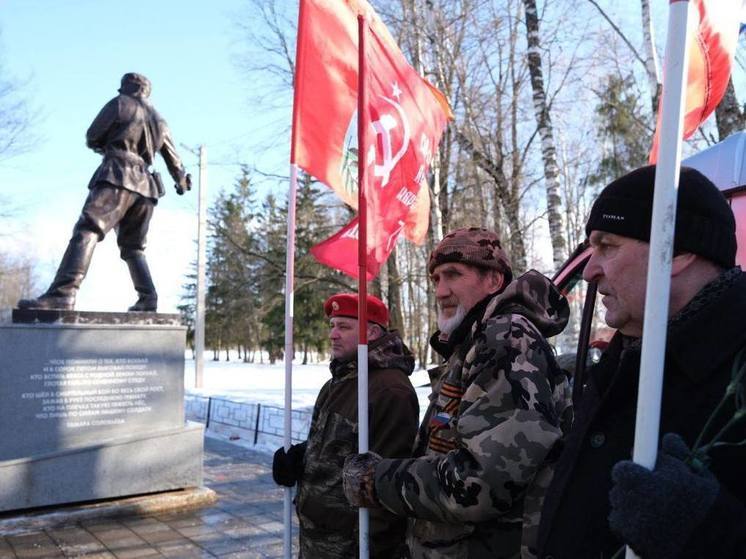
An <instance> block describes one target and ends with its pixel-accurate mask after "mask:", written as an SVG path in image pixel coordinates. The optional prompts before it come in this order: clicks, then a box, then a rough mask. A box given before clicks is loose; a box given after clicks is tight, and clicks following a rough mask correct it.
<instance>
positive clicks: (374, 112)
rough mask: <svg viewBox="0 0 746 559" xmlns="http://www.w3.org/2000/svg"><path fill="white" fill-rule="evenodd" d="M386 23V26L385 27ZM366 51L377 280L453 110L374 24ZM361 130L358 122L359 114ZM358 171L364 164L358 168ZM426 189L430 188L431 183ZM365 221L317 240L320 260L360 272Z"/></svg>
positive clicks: (371, 261) (364, 159)
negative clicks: (357, 247) (359, 241)
mask: <svg viewBox="0 0 746 559" xmlns="http://www.w3.org/2000/svg"><path fill="white" fill-rule="evenodd" d="M381 25H382V24H381ZM368 32H369V37H370V40H369V41H368V46H367V48H366V52H365V59H366V69H365V70H364V71H366V72H367V73H366V81H367V84H368V85H367V90H368V91H367V98H368V104H367V106H366V108H365V110H366V113H367V114H365V115H364V116H363V117H362V118H363V123H368V124H367V126H364V130H365V134H366V142H365V145H366V146H369V147H368V148H367V153H365V154H361V155H360V156H359V157H357V158H356V159H357V162H358V163H359V164H363V165H366V169H367V176H368V179H367V183H366V185H364V188H365V193H366V198H367V215H368V218H367V237H368V246H367V247H366V248H367V258H366V267H367V276H368V279H371V278H373V277H375V275H376V274H377V273H378V270H379V269H380V266H381V264H383V262H385V261H386V259H387V258H388V256H389V254H390V253H391V250H392V249H393V247H394V246H395V244H396V239H397V238H398V236H399V233H400V232H401V231H402V230H403V229H404V228H405V226H406V223H407V217H408V216H409V215H410V214H411V213H412V208H413V207H417V198H418V194H419V193H420V192H425V191H427V184H426V175H427V171H428V168H429V165H430V162H431V160H432V157H433V152H434V150H435V147H436V146H437V143H438V141H439V140H440V136H441V134H442V132H443V129H444V128H445V125H446V122H447V118H448V115H447V114H446V113H445V111H444V110H443V108H442V106H441V105H440V104H439V103H438V102H437V101H436V98H435V97H434V96H433V93H432V87H431V86H429V84H426V82H425V81H424V80H423V79H422V78H421V77H420V76H419V74H417V72H416V71H415V70H414V69H413V68H412V67H411V66H410V65H409V64H408V63H407V61H406V60H405V58H404V56H403V55H402V53H401V51H400V50H399V49H398V48H393V47H395V45H392V44H391V42H390V41H387V40H386V39H385V38H382V37H380V36H379V35H378V34H377V33H376V30H375V26H373V25H371V28H370V29H368ZM353 121H354V122H355V127H354V129H356V128H357V126H356V122H357V121H356V119H353ZM354 169H355V170H357V166H356V165H355V166H354ZM423 186H424V188H423ZM358 227H359V224H358V220H357V219H355V220H353V221H352V222H351V223H350V224H348V225H347V226H345V227H344V228H343V229H342V230H341V231H340V232H339V233H337V234H336V235H334V236H333V237H331V238H330V239H327V240H326V241H324V242H322V243H320V244H318V245H316V246H315V247H313V248H312V249H311V252H312V254H313V255H314V256H315V257H316V258H317V260H319V261H320V262H322V263H324V264H326V265H328V266H331V267H333V268H336V269H339V270H342V271H344V272H345V273H348V274H349V275H352V276H353V277H357V275H358V268H357V261H356V259H355V256H356V252H355V251H354V250H352V251H351V250H350V248H351V245H352V244H353V243H356V237H357V232H358Z"/></svg>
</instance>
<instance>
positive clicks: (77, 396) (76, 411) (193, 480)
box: [0, 73, 204, 512]
mask: <svg viewBox="0 0 746 559" xmlns="http://www.w3.org/2000/svg"><path fill="white" fill-rule="evenodd" d="M119 93H120V94H119V95H118V96H117V97H115V98H114V99H112V100H111V101H109V102H108V103H107V104H106V105H105V106H104V107H103V109H101V111H100V112H99V114H98V116H97V117H96V118H95V120H94V121H93V123H92V124H91V126H90V128H89V129H88V133H87V144H88V147H90V148H91V149H93V150H94V151H96V152H98V153H101V154H102V155H103V160H102V162H101V164H100V166H99V167H98V168H97V169H96V171H95V173H94V175H93V177H92V179H91V181H90V183H89V186H88V188H89V194H88V197H87V199H86V201H85V204H84V206H83V210H82V212H81V215H80V218H79V219H78V221H77V223H76V224H75V227H74V228H73V235H72V238H71V239H70V242H69V243H68V247H67V250H66V251H65V254H64V256H63V257H62V261H61V262H60V265H59V268H58V270H57V274H56V276H55V278H54V280H53V282H52V284H51V285H50V287H49V288H48V289H47V291H46V292H45V293H44V294H42V295H41V296H39V297H38V298H36V299H22V300H21V301H19V302H18V308H17V309H14V310H13V312H12V320H8V319H7V318H6V319H5V320H4V321H3V322H0V512H4V511H14V510H21V509H28V508H35V507H41V506H48V505H58V504H63V503H76V502H82V501H92V500H99V499H109V498H114V497H123V496H130V495H140V494H147V493H155V492H162V491H167V490H173V489H180V488H187V487H199V486H200V485H201V484H202V451H203V435H204V427H203V425H201V424H196V423H188V422H185V419H184V349H185V338H186V328H185V327H184V326H182V325H181V323H180V320H179V316H178V315H173V314H158V313H156V312H155V311H156V309H157V301H158V297H157V294H156V290H155V286H154V284H153V281H152V279H151V276H150V271H149V269H148V265H147V261H146V260H145V254H144V249H145V241H146V236H147V232H148V225H149V223H150V218H151V216H152V213H153V209H154V208H155V205H156V204H157V201H158V199H159V198H160V197H162V196H163V195H164V189H163V185H162V183H161V180H160V177H159V176H158V174H157V173H156V172H153V171H151V170H150V169H149V167H150V166H151V165H152V163H153V158H154V156H155V153H156V152H158V153H160V154H161V155H162V156H163V159H164V160H165V162H166V166H167V168H168V171H169V173H170V174H171V176H172V177H173V179H174V181H175V182H176V191H177V192H178V193H179V194H183V192H184V191H186V190H189V189H190V187H191V179H190V177H189V175H188V174H186V173H185V171H184V167H183V165H182V164H181V161H180V160H179V157H178V155H177V154H176V151H175V149H174V144H173V140H172V139H171V135H170V132H169V130H168V126H167V125H166V122H165V121H164V120H163V119H162V118H161V117H160V115H159V114H158V113H157V112H156V111H155V109H154V108H153V107H152V105H150V103H149V102H148V96H149V94H150V82H149V81H148V79H147V78H145V77H144V76H142V75H140V74H135V73H128V74H125V75H124V76H123V77H122V81H121V87H120V89H119ZM113 228H116V232H117V243H118V245H119V249H120V256H121V258H122V259H123V260H124V261H125V262H126V263H127V266H128V268H129V271H130V275H131V277H132V281H133V284H134V286H135V290H136V291H137V294H138V298H137V301H136V302H135V304H134V305H133V306H132V307H130V309H129V310H130V311H132V312H127V313H97V312H78V311H75V310H73V309H74V306H75V297H76V294H77V291H78V289H79V288H80V285H81V283H82V281H83V279H84V278H85V275H86V272H87V270H88V265H89V263H90V260H91V257H92V255H93V250H94V248H95V246H96V244H97V243H98V242H99V241H100V240H102V239H103V238H104V236H105V235H106V234H107V233H108V232H109V231H110V230H111V229H113Z"/></svg>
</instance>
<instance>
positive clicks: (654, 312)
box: [626, 0, 690, 559]
mask: <svg viewBox="0 0 746 559" xmlns="http://www.w3.org/2000/svg"><path fill="white" fill-rule="evenodd" d="M689 7H690V2H689V0H671V2H670V8H669V16H668V36H667V39H666V52H665V58H664V67H663V78H664V84H663V102H662V104H661V111H662V115H661V125H660V126H661V129H660V141H659V143H658V164H657V169H656V173H655V194H654V197H653V216H652V226H651V230H650V256H649V259H648V274H647V288H646V292H645V316H644V321H643V336H642V355H641V358H640V384H639V392H638V396H637V417H636V420H635V446H634V452H633V454H632V459H633V460H634V461H635V462H636V463H638V464H640V465H642V466H645V467H646V468H649V469H653V468H654V467H655V461H656V457H657V452H658V438H659V429H660V409H661V396H662V392H663V366H664V357H665V352H666V330H667V325H668V299H669V295H670V291H671V257H672V253H673V240H674V228H675V224H676V196H677V194H678V188H679V170H680V165H681V137H682V132H683V120H684V111H683V107H684V104H685V99H686V76H687V68H688V60H689V52H688V41H687V35H688V34H687V29H688V26H689ZM626 557H627V559H631V558H634V557H636V555H635V553H634V552H633V551H632V550H631V549H630V548H629V547H628V548H627V553H626Z"/></svg>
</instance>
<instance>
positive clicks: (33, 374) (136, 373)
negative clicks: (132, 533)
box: [0, 310, 203, 511]
mask: <svg viewBox="0 0 746 559" xmlns="http://www.w3.org/2000/svg"><path fill="white" fill-rule="evenodd" d="M184 343H185V328H184V327H183V326H181V325H180V324H179V321H178V316H177V315H163V314H156V313H84V312H75V311H18V310H15V311H14V312H13V321H12V322H5V323H3V324H0V511H8V510H16V509H23V508H30V507H39V506H46V505H54V504H60V503H72V502H79V501H90V500H97V499H106V498H112V497H120V496H125V495H134V494H142V493H152V492H158V491H165V490H170V489H178V488H183V487H196V486H199V485H201V484H202V445H203V440H202V437H203V427H202V425H200V424H193V423H186V422H185V420H184Z"/></svg>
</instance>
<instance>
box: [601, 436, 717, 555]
mask: <svg viewBox="0 0 746 559" xmlns="http://www.w3.org/2000/svg"><path fill="white" fill-rule="evenodd" d="M690 454H691V452H690V450H689V448H688V447H687V446H686V443H685V442H684V440H683V439H682V438H681V437H680V436H679V435H677V434H674V433H668V434H667V435H665V436H664V437H663V444H662V448H661V451H660V453H659V454H658V459H657V461H656V464H655V469H654V470H653V471H650V470H648V469H647V468H644V467H643V466H640V465H639V464H635V463H634V462H632V461H631V460H624V461H622V462H618V463H617V464H616V465H615V466H614V468H613V469H612V472H611V477H612V479H613V480H614V487H613V488H612V490H611V491H610V492H609V501H610V504H611V513H610V514H609V526H610V527H611V529H612V530H613V531H614V532H616V533H617V534H618V535H619V536H620V537H621V538H622V540H623V541H624V542H625V543H626V544H627V545H629V546H630V547H631V548H632V549H633V550H634V551H635V552H636V553H637V554H638V555H642V557H655V558H657V559H671V558H674V557H677V556H678V555H679V553H680V552H681V550H682V549H683V548H684V546H685V545H686V543H687V540H688V539H689V537H690V536H691V534H692V533H693V531H694V530H696V529H697V528H698V526H699V524H700V523H701V522H702V521H703V520H704V518H705V516H706V515H707V513H708V511H709V509H710V507H711V506H712V505H713V503H714V502H715V498H716V497H717V496H718V492H719V490H720V484H719V483H718V481H717V479H715V476H713V475H712V473H710V472H709V471H708V470H707V468H706V467H705V466H704V465H703V464H701V463H699V462H697V461H694V463H693V464H692V465H689V464H688V463H687V459H688V458H689V455H690Z"/></svg>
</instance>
